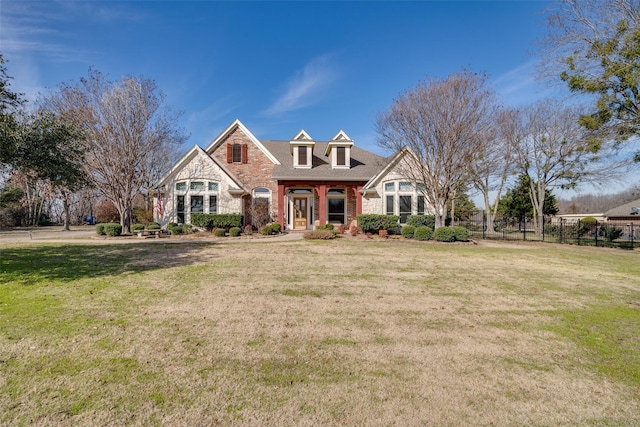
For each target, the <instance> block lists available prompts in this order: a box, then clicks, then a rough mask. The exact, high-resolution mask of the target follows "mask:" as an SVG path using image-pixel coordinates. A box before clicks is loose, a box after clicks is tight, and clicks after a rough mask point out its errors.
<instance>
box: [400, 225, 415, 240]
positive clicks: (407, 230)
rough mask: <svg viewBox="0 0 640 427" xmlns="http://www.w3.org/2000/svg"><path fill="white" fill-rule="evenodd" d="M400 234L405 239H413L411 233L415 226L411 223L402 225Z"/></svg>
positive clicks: (412, 233)
mask: <svg viewBox="0 0 640 427" xmlns="http://www.w3.org/2000/svg"><path fill="white" fill-rule="evenodd" d="M401 232H402V236H403V237H404V238H406V239H413V235H414V234H415V232H416V228H415V227H414V226H413V225H405V226H404V227H402V230H401Z"/></svg>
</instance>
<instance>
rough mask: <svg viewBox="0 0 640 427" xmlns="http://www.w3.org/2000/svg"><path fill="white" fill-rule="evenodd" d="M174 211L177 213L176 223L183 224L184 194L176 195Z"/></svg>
mask: <svg viewBox="0 0 640 427" xmlns="http://www.w3.org/2000/svg"><path fill="white" fill-rule="evenodd" d="M182 184H184V185H185V188H186V186H187V184H186V183H184V182H183V183H182ZM176 213H177V215H178V218H177V220H178V224H184V196H177V197H176Z"/></svg>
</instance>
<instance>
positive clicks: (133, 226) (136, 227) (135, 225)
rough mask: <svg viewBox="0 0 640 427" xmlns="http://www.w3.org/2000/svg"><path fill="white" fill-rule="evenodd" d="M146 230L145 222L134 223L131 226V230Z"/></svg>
mask: <svg viewBox="0 0 640 427" xmlns="http://www.w3.org/2000/svg"><path fill="white" fill-rule="evenodd" d="M142 230H144V224H133V225H132V226H131V231H142Z"/></svg>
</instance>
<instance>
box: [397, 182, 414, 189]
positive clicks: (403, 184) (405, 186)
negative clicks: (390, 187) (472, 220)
mask: <svg viewBox="0 0 640 427" xmlns="http://www.w3.org/2000/svg"><path fill="white" fill-rule="evenodd" d="M398 191H413V186H412V185H411V183H410V182H406V181H403V182H400V183H399V184H398Z"/></svg>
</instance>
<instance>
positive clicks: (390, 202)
mask: <svg viewBox="0 0 640 427" xmlns="http://www.w3.org/2000/svg"><path fill="white" fill-rule="evenodd" d="M394 205H395V196H387V209H386V212H387V215H393V212H394Z"/></svg>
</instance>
